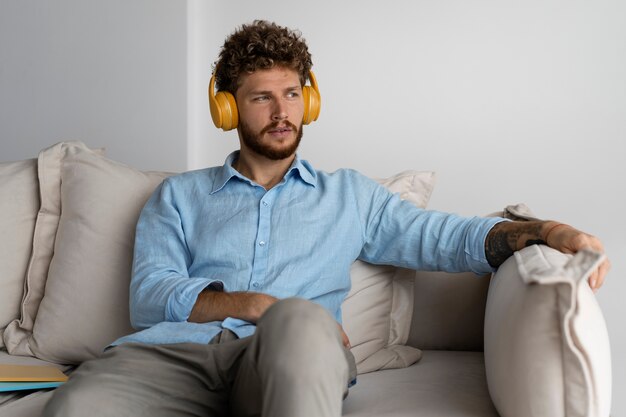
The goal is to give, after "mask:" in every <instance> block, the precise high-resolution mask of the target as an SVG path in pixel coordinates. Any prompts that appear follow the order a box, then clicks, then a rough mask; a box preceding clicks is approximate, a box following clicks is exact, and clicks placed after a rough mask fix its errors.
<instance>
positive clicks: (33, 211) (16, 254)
mask: <svg viewBox="0 0 626 417" xmlns="http://www.w3.org/2000/svg"><path fill="white" fill-rule="evenodd" d="M38 210H39V183H38V181H37V160H35V159H29V160H26V161H19V162H7V163H2V164H0V213H2V216H0V278H1V280H2V290H0V348H1V347H3V346H4V342H3V340H2V335H3V333H4V328H5V327H6V326H7V324H9V323H10V322H11V321H13V320H15V319H17V318H18V317H19V315H20V301H21V300H22V294H23V292H24V278H25V276H26V269H27V267H28V261H29V259H30V254H31V247H32V242H33V231H34V229H35V220H36V219H37V211H38Z"/></svg>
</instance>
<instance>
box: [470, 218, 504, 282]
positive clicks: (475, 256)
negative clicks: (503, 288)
mask: <svg viewBox="0 0 626 417" xmlns="http://www.w3.org/2000/svg"><path fill="white" fill-rule="evenodd" d="M475 219H476V220H477V221H476V222H475V223H474V224H473V225H472V227H469V228H468V232H467V235H466V236H465V255H466V262H467V266H468V268H469V270H470V271H472V272H474V273H476V274H487V273H489V272H494V271H495V270H496V268H494V267H492V266H491V265H490V264H489V261H487V255H486V253H485V243H486V240H487V235H488V234H489V232H490V231H491V229H493V227H494V226H495V225H496V224H498V223H501V222H506V221H509V220H507V219H504V218H500V217H488V218H482V217H476V218H475Z"/></svg>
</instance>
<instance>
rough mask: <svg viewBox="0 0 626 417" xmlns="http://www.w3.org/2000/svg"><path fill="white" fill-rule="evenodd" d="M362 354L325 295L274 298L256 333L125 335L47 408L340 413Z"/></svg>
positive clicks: (125, 412) (108, 412) (314, 416)
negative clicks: (144, 339) (200, 340)
mask: <svg viewBox="0 0 626 417" xmlns="http://www.w3.org/2000/svg"><path fill="white" fill-rule="evenodd" d="M355 377H356V367H355V366H354V357H353V356H352V354H351V353H350V351H349V350H347V349H345V348H344V347H343V345H342V342H341V336H340V334H339V331H338V327H337V323H336V322H335V320H334V319H333V318H332V317H331V316H330V314H328V312H326V310H324V309H323V308H322V307H320V306H319V305H317V304H314V303H312V302H309V301H306V300H302V299H296V298H290V299H286V300H282V301H279V302H277V303H276V304H274V305H273V306H272V307H271V308H270V309H268V311H267V312H266V313H265V314H264V315H263V317H261V319H260V320H259V322H258V323H257V330H256V332H255V334H254V335H253V336H251V337H247V338H244V339H237V338H236V337H235V336H234V335H233V334H232V333H230V332H228V331H225V332H222V333H221V334H220V335H219V336H218V337H216V338H215V339H214V340H213V341H212V343H211V344H209V345H200V344H193V343H184V344H171V345H144V344H133V343H129V344H124V345H120V346H118V347H115V348H113V349H109V350H108V351H106V352H105V353H104V354H103V355H102V357H101V358H99V359H95V360H92V361H88V362H85V363H84V364H83V365H81V366H80V367H79V368H78V369H77V370H76V371H75V372H74V373H73V374H72V376H71V378H70V380H69V381H68V382H67V383H66V384H64V385H63V386H62V387H60V388H58V389H57V390H56V392H55V394H54V396H53V397H52V399H51V400H50V401H49V402H48V404H47V405H46V409H45V410H44V413H43V416H44V417H49V416H64V417H73V416H88V417H104V416H115V417H123V416H137V417H139V416H149V417H158V416H168V417H169V416H203V417H208V416H211V417H213V416H216V417H217V416H237V417H239V416H242V417H243V416H266V417H270V416H271V417H282V416H284V417H287V416H291V417H308V416H311V417H320V416H325V417H326V416H328V417H332V416H340V415H341V405H342V398H343V397H345V395H347V386H348V382H349V381H350V380H352V379H353V378H355Z"/></svg>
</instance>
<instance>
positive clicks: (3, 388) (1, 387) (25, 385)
mask: <svg viewBox="0 0 626 417" xmlns="http://www.w3.org/2000/svg"><path fill="white" fill-rule="evenodd" d="M62 384H63V382H58V381H56V382H0V392H8V391H23V390H34V389H45V388H56V387H58V386H60V385H62Z"/></svg>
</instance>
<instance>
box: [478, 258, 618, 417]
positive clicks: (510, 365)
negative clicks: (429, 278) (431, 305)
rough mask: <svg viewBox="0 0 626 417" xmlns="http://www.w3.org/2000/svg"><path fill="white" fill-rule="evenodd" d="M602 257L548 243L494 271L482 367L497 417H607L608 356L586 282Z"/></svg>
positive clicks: (601, 320) (600, 318) (598, 314)
mask: <svg viewBox="0 0 626 417" xmlns="http://www.w3.org/2000/svg"><path fill="white" fill-rule="evenodd" d="M602 260H603V255H601V254H598V253H595V252H591V251H581V252H579V253H577V254H576V255H574V256H571V255H565V254H563V253H560V252H558V251H556V250H554V249H551V248H549V247H547V246H531V247H528V248H525V249H524V250H522V251H520V252H517V253H516V254H515V255H514V256H512V257H511V258H510V259H509V260H507V261H506V262H505V263H504V264H503V265H502V266H501V267H500V269H499V270H498V271H497V272H496V273H495V274H494V276H493V278H492V280H491V283H490V287H489V292H488V298H487V306H486V312H485V368H486V373H487V385H488V388H489V393H490V394H491V397H492V400H493V402H494V404H495V406H496V408H497V409H498V412H499V413H500V415H501V416H502V417H518V416H519V417H522V416H524V417H526V416H531V415H532V416H537V417H543V416H545V417H554V416H568V417H606V416H608V415H609V412H610V404H611V358H610V348H609V339H608V333H607V329H606V324H605V322H604V318H603V316H602V312H601V311H600V307H599V306H598V303H597V301H596V299H595V296H594V294H593V292H592V291H591V289H590V288H589V285H588V284H587V278H588V276H589V273H590V272H591V271H593V270H594V269H595V268H596V267H597V266H598V264H599V263H600V262H601V261H602Z"/></svg>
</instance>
